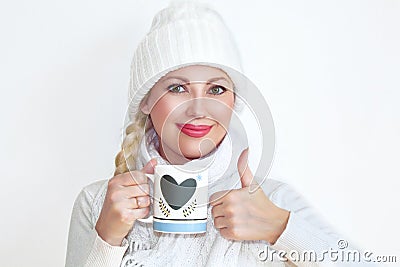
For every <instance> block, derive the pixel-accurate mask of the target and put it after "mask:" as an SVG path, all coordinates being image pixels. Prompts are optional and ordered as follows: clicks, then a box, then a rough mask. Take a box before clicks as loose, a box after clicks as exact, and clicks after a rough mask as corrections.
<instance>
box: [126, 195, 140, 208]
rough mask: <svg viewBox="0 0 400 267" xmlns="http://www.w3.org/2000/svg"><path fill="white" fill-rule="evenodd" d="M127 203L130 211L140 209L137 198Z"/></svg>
mask: <svg viewBox="0 0 400 267" xmlns="http://www.w3.org/2000/svg"><path fill="white" fill-rule="evenodd" d="M127 201H128V205H127V208H128V209H137V208H139V206H138V203H137V199H136V198H135V197H133V198H130V199H128V200H127Z"/></svg>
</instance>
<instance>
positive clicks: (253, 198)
mask: <svg viewBox="0 0 400 267" xmlns="http://www.w3.org/2000/svg"><path fill="white" fill-rule="evenodd" d="M247 157H248V149H245V150H243V152H242V154H241V155H240V157H239V159H238V164H237V168H238V171H239V175H240V179H241V182H242V188H241V189H232V190H225V191H220V192H216V193H214V194H213V195H211V197H210V204H211V205H212V206H213V207H212V216H213V219H214V226H215V228H217V229H218V230H219V231H220V233H221V235H222V236H223V237H225V238H227V239H233V240H265V241H267V242H268V243H270V244H274V243H275V242H276V240H277V239H278V238H279V236H280V235H281V234H282V232H283V231H284V230H285V228H286V224H287V221H288V219H289V211H287V210H284V209H281V208H279V207H278V206H276V205H275V204H274V203H272V202H271V201H270V200H269V198H268V197H267V196H266V195H265V193H264V191H263V190H262V188H261V187H260V186H259V185H258V184H257V183H256V182H255V181H253V174H252V173H251V171H250V169H249V167H248V164H247ZM255 188H257V189H256V190H255ZM254 190H255V191H254Z"/></svg>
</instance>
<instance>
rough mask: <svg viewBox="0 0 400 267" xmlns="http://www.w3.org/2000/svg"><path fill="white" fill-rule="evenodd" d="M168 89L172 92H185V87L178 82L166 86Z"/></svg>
mask: <svg viewBox="0 0 400 267" xmlns="http://www.w3.org/2000/svg"><path fill="white" fill-rule="evenodd" d="M168 91H170V92H172V93H177V94H180V93H183V92H185V87H183V86H182V85H180V84H173V85H170V86H168Z"/></svg>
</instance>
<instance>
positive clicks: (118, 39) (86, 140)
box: [0, 0, 400, 266]
mask: <svg viewBox="0 0 400 267" xmlns="http://www.w3.org/2000/svg"><path fill="white" fill-rule="evenodd" d="M210 2H214V6H215V7H216V9H217V10H218V11H219V12H220V13H221V14H222V16H223V17H224V18H225V20H226V23H227V25H228V26H229V27H230V28H231V30H232V31H233V32H234V34H235V38H236V40H237V43H238V45H239V48H240V50H241V53H242V58H243V62H244V68H245V71H246V73H247V74H248V76H249V77H250V78H251V79H252V80H253V81H254V82H255V83H256V84H257V85H258V86H259V88H260V90H262V92H263V94H264V95H265V97H266V99H267V102H268V104H269V105H270V108H271V111H272V114H273V117H274V121H275V126H276V133H277V151H276V157H275V161H274V165H273V168H272V171H271V175H270V177H274V178H277V179H281V180H283V181H285V182H288V183H290V184H292V185H293V186H294V187H295V188H296V189H297V190H298V191H299V192H301V193H302V194H303V195H304V196H305V197H306V198H307V199H308V200H309V201H310V202H311V203H312V204H313V206H315V207H316V208H317V209H318V210H319V211H320V212H321V214H322V215H323V216H325V217H326V218H327V219H328V220H329V221H330V222H331V223H332V224H333V225H334V226H335V227H336V229H337V230H338V231H339V232H341V233H343V234H344V235H345V236H346V237H348V240H349V241H353V243H355V244H356V245H358V246H360V247H362V248H364V249H368V250H370V251H373V252H374V253H375V254H385V255H394V254H395V253H397V251H398V248H399V245H398V240H399V239H400V233H399V230H398V225H399V224H400V218H399V215H398V214H399V208H398V203H399V186H400V182H399V178H400V171H399V167H398V166H399V151H400V138H399V137H400V126H399V122H400V105H399V104H398V102H399V100H400V93H399V90H400V80H399V73H400V63H399V62H400V52H399V47H400V31H399V25H400V2H399V1H394V0H393V1H389V0H387V1H383V0H382V1H378V0H377V1H365V0H359V1H354V0H353V1H349V0H346V1H345V0H342V1H317V0H316V1H310V0H309V1H294V0H293V1H251V0H247V1H222V0H216V1H210ZM166 4H167V1H145V0H136V1H133V0H131V1H117V2H115V1H114V2H113V1H99V0H97V1H93V0H91V1H75V0H71V1H54V0H53V1H49V0H47V1H46V0H39V1H22V0H19V1H18V0H17V1H12V2H10V1H7V2H6V1H2V2H1V6H0V30H1V31H0V33H1V37H0V38H1V43H0V48H1V49H0V58H1V60H0V62H1V65H0V68H1V69H0V73H1V74H0V75H1V98H0V104H1V105H0V108H1V112H0V118H1V127H2V128H1V129H2V130H1V138H0V148H1V174H0V175H1V180H0V189H1V195H0V197H1V198H0V208H1V217H0V218H1V220H0V226H1V227H0V251H1V255H2V256H1V257H0V265H1V266H25V265H29V266H63V264H64V260H65V251H66V245H67V234H68V227H69V219H70V214H71V209H72V205H73V202H74V199H75V197H76V196H77V194H78V193H79V191H80V189H81V188H82V187H83V186H85V185H87V184H89V183H92V182H93V181H95V180H99V179H106V178H110V177H111V176H112V173H113V171H114V157H115V155H116V154H117V153H118V151H119V146H120V143H121V131H122V124H123V119H124V116H125V108H126V103H127V88H128V81H129V68H130V61H131V58H132V55H133V52H134V49H135V48H136V46H137V44H138V42H139V41H140V40H141V38H142V37H143V36H144V34H145V33H146V32H147V31H148V29H149V27H150V24H151V19H152V17H153V15H154V14H155V13H156V12H157V11H158V10H159V9H161V8H162V7H164V6H166ZM215 41H218V40H215ZM250 159H252V158H250ZM396 165H397V166H396ZM251 166H252V165H251ZM397 255H398V254H397ZM398 257H399V255H398Z"/></svg>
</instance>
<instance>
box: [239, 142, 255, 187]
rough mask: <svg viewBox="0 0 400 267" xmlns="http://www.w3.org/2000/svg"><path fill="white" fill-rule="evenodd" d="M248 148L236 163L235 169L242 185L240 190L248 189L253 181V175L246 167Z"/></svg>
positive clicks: (247, 166)
mask: <svg viewBox="0 0 400 267" xmlns="http://www.w3.org/2000/svg"><path fill="white" fill-rule="evenodd" d="M248 155H249V148H246V149H245V150H243V151H242V153H241V154H240V156H239V159H238V162H237V169H238V172H239V176H240V181H241V183H242V188H244V187H248V186H250V184H251V181H252V180H253V174H252V173H251V171H250V168H249V165H248Z"/></svg>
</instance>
